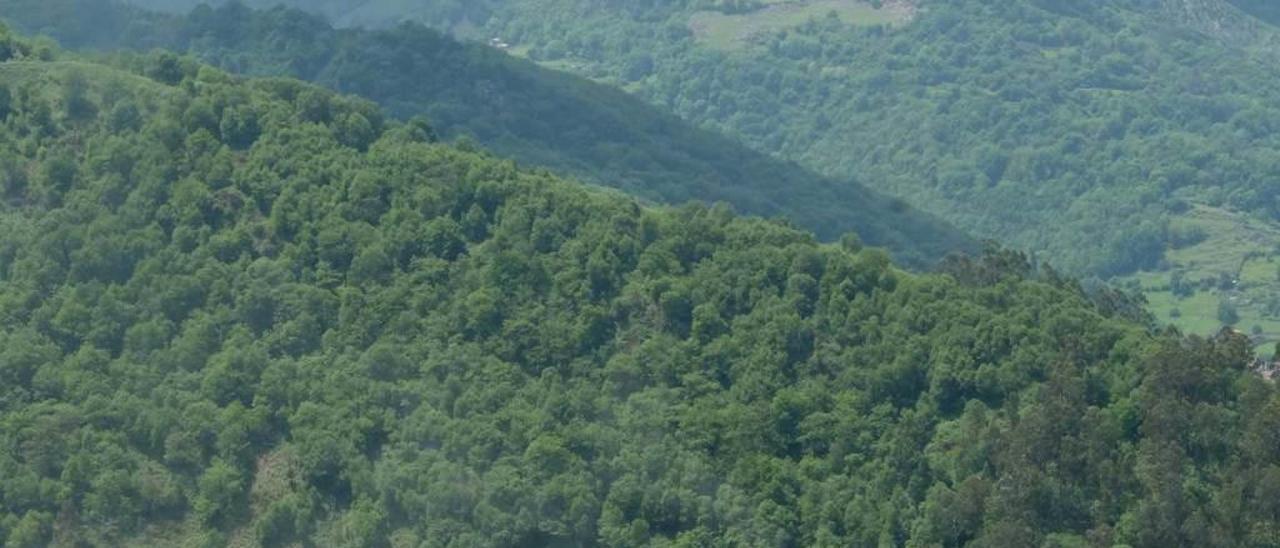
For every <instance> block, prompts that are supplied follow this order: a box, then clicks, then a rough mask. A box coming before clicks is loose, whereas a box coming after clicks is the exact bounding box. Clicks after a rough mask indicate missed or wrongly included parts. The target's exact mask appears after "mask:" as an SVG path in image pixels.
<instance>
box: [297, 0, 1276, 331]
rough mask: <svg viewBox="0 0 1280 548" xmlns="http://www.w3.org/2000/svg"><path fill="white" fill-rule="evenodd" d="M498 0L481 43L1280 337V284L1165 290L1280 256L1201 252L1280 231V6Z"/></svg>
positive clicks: (408, 3)
mask: <svg viewBox="0 0 1280 548" xmlns="http://www.w3.org/2000/svg"><path fill="white" fill-rule="evenodd" d="M292 3H293V5H298V6H302V7H306V8H310V9H323V6H318V5H316V4H314V3H313V2H308V1H306V0H295V1H294V2H292ZM374 3H379V2H374ZM380 5H381V6H383V9H386V10H395V9H397V7H398V9H399V13H400V17H401V18H410V19H418V20H422V21H426V22H428V23H430V24H433V25H436V26H439V27H440V28H454V26H455V24H456V22H457V21H458V19H456V18H452V17H449V16H443V15H440V14H439V13H437V12H433V11H429V10H428V9H427V6H441V5H443V4H441V3H439V2H433V1H429V0H388V1H383V2H380ZM485 6H486V9H485V10H483V11H482V12H477V13H476V14H473V15H471V16H468V18H467V21H468V23H469V25H470V26H471V27H473V28H474V27H475V26H477V25H482V28H483V31H479V32H472V33H470V34H468V35H471V36H483V37H489V36H498V37H501V39H502V40H504V41H506V42H509V43H511V44H512V45H513V46H514V47H513V51H515V52H517V53H520V54H522V55H526V56H528V57H529V58H531V59H534V60H536V61H538V62H540V63H542V64H544V65H548V66H552V67H556V68H559V69H563V70H569V71H574V72H577V73H579V74H581V75H584V76H587V77H590V78H593V79H596V80H599V81H603V82H607V83H611V84H613V85H616V86H619V87H623V88H625V89H627V90H629V91H631V92H632V93H634V94H636V95H638V96H640V97H642V98H644V99H646V100H648V101H649V102H651V103H654V104H656V105H658V106H659V107H662V108H664V109H667V110H670V111H673V112H675V113H677V114H679V115H680V116H681V117H682V118H684V119H686V120H689V121H691V122H693V123H695V124H697V125H699V126H701V127H704V128H711V129H713V130H716V131H720V132H723V133H725V134H726V135H729V136H730V137H734V138H737V139H741V140H743V142H745V143H747V144H748V145H750V146H751V147H752V148H754V149H756V150H758V151H761V152H763V153H766V154H773V155H776V156H779V157H782V158H785V159H790V160H794V161H797V162H799V163H800V164H802V165H803V166H805V167H807V168H810V169H813V170H816V171H819V172H821V173H824V174H827V175H830V176H832V177H834V178H836V179H840V178H842V177H848V176H851V175H855V174H856V176H857V178H858V180H859V181H863V182H866V183H867V184H868V185H869V186H870V187H871V188H873V189H874V190H876V191H880V192H884V193H886V194H889V195H892V196H897V197H899V198H901V199H903V200H904V201H906V202H908V203H910V204H911V205H913V206H916V207H918V208H921V209H923V210H926V211H928V212H931V213H934V214H937V215H940V216H941V217H943V218H944V219H945V220H948V221H950V222H952V223H955V224H956V225H957V226H959V227H960V228H961V229H963V230H965V231H967V232H969V233H971V234H974V235H976V236H978V237H981V238H995V239H998V240H1000V241H1003V242H1005V243H1007V244H1009V245H1011V246H1014V247H1017V248H1020V249H1025V250H1029V251H1032V252H1034V253H1035V254H1036V255H1037V256H1038V257H1041V258H1043V259H1044V260H1048V261H1051V262H1053V264H1055V265H1057V266H1059V267H1061V268H1063V269H1064V270H1066V271H1068V272H1071V273H1073V274H1076V275H1081V276H1098V277H1099V278H1102V279H1105V280H1112V279H1113V278H1116V277H1120V278H1119V281H1124V282H1126V283H1128V282H1127V281H1129V280H1135V279H1141V280H1142V281H1141V282H1140V284H1139V285H1141V286H1142V287H1146V288H1149V295H1150V298H1151V300H1152V301H1153V302H1155V303H1157V304H1159V307H1160V309H1161V312H1162V314H1163V313H1165V312H1169V311H1172V310H1173V309H1175V308H1176V309H1178V310H1179V312H1181V314H1178V315H1176V316H1177V317H1173V316H1174V315H1171V314H1170V315H1166V317H1170V318H1172V319H1173V320H1174V321H1175V322H1176V323H1179V324H1180V325H1182V326H1183V327H1185V328H1188V329H1195V330H1197V331H1201V332H1204V333H1208V332H1210V331H1213V330H1215V329H1216V326H1219V325H1221V324H1222V322H1219V321H1213V318H1216V317H1217V316H1218V314H1217V312H1218V308H1219V304H1220V303H1221V302H1222V301H1224V300H1228V301H1229V300H1231V298H1232V297H1236V298H1237V299H1238V300H1239V301H1240V302H1242V303H1245V306H1243V307H1241V308H1242V310H1244V315H1245V319H1244V320H1243V321H1242V322H1241V323H1240V324H1238V325H1239V326H1240V327H1241V328H1242V329H1245V330H1246V331H1252V330H1253V329H1252V328H1253V327H1254V326H1260V327H1263V337H1262V339H1261V340H1266V341H1271V340H1275V339H1276V335H1277V332H1276V330H1275V329H1272V328H1271V327H1270V326H1272V325H1275V322H1277V321H1280V309H1277V308H1274V307H1270V306H1263V304H1264V303H1269V302H1271V301H1274V300H1276V295H1278V294H1280V291H1278V289H1280V288H1278V287H1277V286H1276V285H1275V284H1258V283H1255V284H1251V285H1248V286H1246V287H1243V288H1237V289H1232V290H1230V291H1223V292H1214V291H1213V290H1210V289H1208V286H1207V285H1205V286H1204V287H1205V288H1204V289H1198V290H1197V291H1196V292H1195V293H1193V294H1192V295H1190V296H1188V297H1187V298H1181V297H1178V300H1180V301H1182V302H1179V303H1172V304H1169V303H1171V299H1174V296H1173V295H1171V294H1168V293H1166V292H1163V291H1161V290H1160V289H1159V288H1160V287H1161V286H1162V285H1167V282H1168V280H1170V279H1171V278H1173V277H1175V276H1180V277H1186V276H1188V275H1195V274H1194V273H1195V272H1198V271H1203V270H1205V269H1206V268H1209V265H1212V268H1213V269H1214V270H1215V271H1216V273H1215V274H1211V276H1221V275H1224V274H1225V275H1232V274H1234V273H1235V272H1234V271H1236V270H1239V267H1240V265H1241V264H1243V263H1244V262H1245V261H1247V260H1252V259H1250V258H1251V257H1254V258H1256V256H1258V255H1261V259H1262V260H1263V261H1273V260H1274V259H1275V256H1274V250H1275V248H1276V245H1277V243H1280V242H1275V241H1266V242H1260V243H1259V245H1258V246H1256V247H1253V248H1249V249H1243V248H1240V247H1238V246H1233V247H1232V248H1231V249H1232V250H1233V253H1234V257H1233V258H1232V259H1231V260H1226V261H1223V260H1219V258H1218V257H1215V256H1213V255H1216V254H1219V253H1217V250H1215V249H1213V248H1210V247H1207V246H1205V245H1203V244H1205V242H1209V241H1219V240H1223V239H1231V238H1233V234H1232V233H1231V232H1225V233H1214V232H1212V231H1213V230H1215V229H1218V228H1229V227H1231V226H1238V225H1239V224H1240V223H1236V224H1231V223H1212V222H1210V223H1205V222H1201V220H1200V219H1199V217H1198V215H1199V214H1198V212H1201V211H1205V210H1206V209H1208V210H1219V211H1223V212H1224V214H1225V215H1228V216H1231V217H1240V218H1244V219H1248V220H1246V221H1242V223H1243V224H1248V223H1250V222H1260V223H1263V224H1265V225H1267V226H1268V228H1266V229H1265V230H1263V231H1262V232H1261V233H1270V232H1275V229H1276V228H1277V227H1280V224H1278V220H1280V202H1277V201H1276V199H1275V197H1276V196H1277V195H1280V187H1277V186H1276V185H1277V182H1276V180H1275V178H1274V177H1272V176H1271V173H1273V172H1274V171H1275V169H1274V166H1275V164H1276V162H1277V156H1276V155H1275V154H1274V151H1275V150H1276V149H1277V145H1278V144H1280V143H1277V142H1275V140H1276V138H1277V137H1276V136H1277V135H1280V132H1277V131H1275V126H1276V124H1277V120H1280V110H1277V106H1276V105H1280V89H1278V88H1277V85H1276V79H1275V78H1274V76H1273V75H1274V73H1275V70H1274V67H1275V66H1276V62H1277V60H1280V57H1277V55H1276V53H1277V52H1280V29H1277V28H1276V27H1275V26H1274V25H1270V24H1268V22H1271V23H1274V22H1275V21H1276V17H1275V13H1274V11H1275V9H1276V8H1275V7H1274V6H1272V5H1271V3H1268V2H1258V1H1253V0H1191V1H1181V0H1179V1H1174V0H1124V1H1118V2H1103V1H1094V0H1090V1H1082V2H1054V1H1047V0H1014V1H1011V2H1003V3H992V2H986V1H981V0H959V1H943V0H910V1H906V0H898V1H892V2H889V1H886V2H881V3H879V7H878V8H876V6H875V5H874V4H873V3H868V4H865V5H864V4H860V3H858V2H827V1H826V0H821V1H819V0H799V1H796V2H786V3H779V2H772V1H764V0H760V1H755V0H745V1H728V0H725V1H715V0H682V1H675V2H659V3H653V2H638V3H628V4H625V5H624V4H619V3H616V2H597V1H594V0H518V1H516V0H509V1H499V2H489V3H486V4H485ZM822 6H828V7H832V6H834V7H837V8H839V9H822ZM859 10H861V11H859ZM868 10H869V11H868ZM895 10H896V11H895ZM486 14H487V18H482V16H483V15H486ZM776 14H785V15H786V16H785V17H783V16H778V17H774V15H776ZM795 14H803V17H792V16H793V15H795ZM894 14H898V16H897V17H890V16H892V15H894ZM902 14H909V16H908V17H905V18H904V17H902ZM877 22H879V23H888V24H879V25H877V24H875V23H877ZM1255 233H1257V232H1255ZM1201 250H1204V251H1208V252H1209V254H1208V255H1205V256H1200V254H1199V251H1201ZM1235 251H1238V253H1236V252H1235ZM1205 277H1208V276H1205ZM1155 280H1164V281H1163V282H1156V281H1155ZM1197 287H1199V284H1197ZM1193 317H1199V318H1207V319H1208V321H1191V320H1190V318H1193ZM1227 317H1229V316H1227ZM1210 327H1213V329H1209V328H1210Z"/></svg>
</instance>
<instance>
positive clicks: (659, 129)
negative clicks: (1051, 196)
mask: <svg viewBox="0 0 1280 548" xmlns="http://www.w3.org/2000/svg"><path fill="white" fill-rule="evenodd" d="M0 17H3V18H7V19H9V20H11V21H14V22H15V23H18V24H20V25H21V26H23V27H24V28H27V29H29V30H33V31H42V32H47V33H49V34H51V35H52V36H55V37H57V38H58V39H59V40H60V41H62V42H64V43H66V44H67V45H69V46H74V47H81V48H90V49H98V50H102V49H120V48H138V49H142V50H146V49H149V48H153V47H165V48H176V49H178V50H180V51H187V52H190V53H192V54H195V55H198V56H199V57H201V58H203V59H205V60H206V61H209V62H212V63H215V64H217V65H219V66H222V67H224V68H227V69H230V70H233V71H235V72H240V73H245V74H254V75H288V76H295V77H299V78H303V79H306V80H310V81H313V82H316V83H319V84H322V85H325V86H328V87H331V88H334V89H337V90H340V91H343V92H348V93H355V94H358V95H361V96H364V97H367V98H370V99H373V100H375V101H377V102H379V103H380V104H382V105H383V106H384V107H385V109H386V110H387V111H388V112H390V113H391V114H392V115H394V116H397V117H399V118H402V119H409V118H412V117H414V116H426V117H427V118H428V119H429V120H430V121H431V124H432V126H433V127H434V128H436V130H437V131H439V132H440V133H441V134H442V136H443V137H444V138H446V139H452V138H454V137H457V136H467V137H468V138H472V139H474V140H476V141H477V142H479V143H481V144H482V145H483V146H485V147H486V148H489V149H491V150H494V151H496V152H498V153H500V154H503V155H505V156H508V157H511V158H515V159H517V160H519V161H521V162H522V163H524V164H530V165H537V166H545V167H548V168H551V169H553V170H555V171H557V172H559V173H565V174H570V175H573V176H575V177H578V178H582V179H585V180H588V181H590V182H594V183H596V184H601V185H606V186H611V187H615V188H619V189H622V190H624V191H626V192H628V193H630V194H632V195H637V196H640V197H643V198H646V199H650V200H654V201H658V202H665V203H683V202H685V201H688V200H703V201H708V202H715V201H724V202H728V203H730V204H732V205H733V206H734V207H735V208H736V209H737V210H738V211H740V212H743V213H749V214H755V215H762V216H785V217H787V218H789V219H791V220H792V221H793V222H795V223H797V224H798V225H800V226H803V227H805V228H807V229H809V230H813V231H816V232H817V233H818V235H819V236H820V237H821V238H823V239H826V240H834V239H838V238H839V237H840V236H841V235H843V234H844V233H847V232H856V233H857V234H858V235H859V236H861V237H862V238H863V239H864V240H865V241H866V242H867V243H868V244H871V245H876V246H884V247H887V248H889V249H892V250H893V253H894V255H895V257H896V258H897V259H899V260H902V261H905V262H907V263H908V264H910V265H912V266H915V267H927V266H931V265H932V264H933V263H934V262H936V260H937V258H939V257H941V256H943V255H945V254H947V253H949V252H951V251H957V250H965V251H973V250H976V248H977V246H976V245H974V244H973V242H972V240H970V239H969V238H968V237H967V236H965V235H964V234H963V233H961V232H960V231H958V230H957V229H955V228H953V227H951V226H950V225H948V224H946V223H944V222H942V221H940V220H937V219H936V218H934V217H933V216H931V215H927V214H923V213H920V212H919V211H917V210H915V209H913V208H911V207H910V206H908V205H906V204H905V203H904V202H902V201H900V200H896V199H889V198H887V197H885V196H883V195H881V194H878V193H876V192H874V191H871V190H868V189H867V188H866V187H865V186H863V185H862V184H859V183H857V182H855V181H853V180H852V178H851V177H845V178H841V179H833V178H825V177H821V176H817V175H815V174H813V173H812V172H809V171H806V170H805V169H802V168H800V167H798V166H796V165H793V164H790V163H787V162H784V161H779V160H777V159H774V158H773V157H771V156H768V155H765V154H761V153H759V152H755V151H753V150H751V149H749V148H747V147H745V146H742V145H740V144H738V143H736V142H734V141H731V140H729V139H726V138H723V137H721V136H719V135H716V134H714V133H711V132H708V131H705V130H698V129H695V128H693V127H692V126H690V125H689V124H687V123H685V122H683V121H681V120H679V119H678V118H675V117H674V116H671V115H670V114H666V113H664V112H662V111H659V110H658V109H655V108H653V107H651V106H648V105H647V104H646V103H644V102H643V101H640V100H637V99H635V98H633V97H631V96H629V95H628V94H626V93H623V92H621V91H617V90H614V89H612V88H609V87H606V86H602V85H599V84H594V83H591V82H588V81H586V80H583V79H581V78H577V77H572V76H569V75H567V74H564V73H559V72H554V71H550V70H546V69H542V68H540V67H538V66H536V65H534V64H533V63H530V62H528V61H524V60H520V59H515V58H512V57H511V56H509V55H506V54H504V53H502V52H499V51H496V50H494V49H492V48H489V47H484V46H479V45H463V44H460V43H458V42H455V41H453V40H451V39H449V38H447V37H445V36H442V35H441V34H439V33H438V32H436V31H433V30H430V29H427V28H424V27H422V26H419V25H404V26H400V27H397V28H395V29H391V30H385V31H376V32H365V31H351V30H349V31H339V30H335V29H333V28H332V27H331V26H330V25H329V24H328V23H326V22H324V21H323V20H322V19H321V18H319V17H317V16H309V15H305V14H302V13H299V12H293V11H287V10H270V11H253V10H250V9H246V8H244V7H243V6H241V5H238V4H236V5H232V6H230V7H226V8H220V9H217V10H210V9H202V10H198V11H197V12H195V13H193V14H191V15H190V16H189V17H163V16H159V15H157V14H152V13H146V12H138V11H136V10H129V9H127V8H125V7H123V6H122V5H120V4H115V3H112V2H106V1H101V0H40V1H34V0H0Z"/></svg>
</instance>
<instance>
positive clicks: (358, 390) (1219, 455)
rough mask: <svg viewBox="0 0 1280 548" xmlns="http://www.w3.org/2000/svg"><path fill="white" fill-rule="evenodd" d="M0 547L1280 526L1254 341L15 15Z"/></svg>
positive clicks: (881, 537)
mask: <svg viewBox="0 0 1280 548" xmlns="http://www.w3.org/2000/svg"><path fill="white" fill-rule="evenodd" d="M0 121H2V123H0V183H2V185H0V198H2V199H0V223H2V224H3V230H0V378H2V379H3V383H0V544H3V545H4V546H14V547H28V546H46V545H54V546H121V545H123V546H291V545H301V546H370V547H416V546H591V545H602V546H781V547H788V546H868V545H889V546H892V545H901V546H1053V547H1076V546H1111V545H1129V546H1135V547H1144V546H1152V547H1157V546H1192V545H1194V546H1273V545H1276V544H1277V543H1280V522H1278V518H1280V506H1277V501H1280V396H1278V395H1277V393H1276V389H1275V387H1274V385H1272V384H1271V383H1269V382H1267V381H1264V380H1263V379H1262V378H1260V377H1259V376H1257V375H1255V374H1253V373H1252V372H1251V371H1249V370H1248V367H1249V365H1250V363H1251V361H1252V359H1253V355H1252V352H1251V349H1250V341H1249V340H1248V338H1247V337H1245V336H1242V335H1240V334H1237V333H1234V332H1230V331H1224V332H1223V333H1222V334H1220V335H1219V336H1217V337H1212V338H1203V337H1196V336H1189V337H1184V336H1183V335H1181V334H1180V333H1178V332H1177V331H1176V330H1166V329H1158V328H1155V327H1154V325H1153V322H1152V319H1151V317H1150V315H1149V314H1147V313H1146V312H1145V311H1144V310H1143V308H1142V306H1141V303H1140V302H1135V301H1134V300H1132V299H1131V298H1129V297H1127V296H1126V295H1125V294H1124V293H1122V292H1118V291H1114V290H1109V289H1107V288H1105V287H1102V286H1090V287H1088V288H1086V287H1085V286H1083V285H1082V284H1080V283H1079V282H1076V281H1074V280H1073V279H1072V278H1070V277H1067V276H1063V275H1061V274H1059V273H1057V272H1056V271H1055V270H1054V269H1053V268H1052V267H1050V266H1048V265H1046V264H1043V263H1040V262H1038V261H1033V260H1031V259H1030V258H1028V257H1027V256H1026V255H1025V254H1022V253H1020V252H1016V251H1007V250H1001V249H999V248H996V247H994V246H993V247H990V248H989V249H988V250H987V251H986V252H985V253H983V254H980V255H978V256H975V257H971V258H966V257H964V256H951V257H949V258H947V259H946V260H944V261H942V263H941V266H940V267H939V268H938V271H937V272H935V273H929V274H916V273H910V272H907V271H905V270H902V269H901V268H899V267H897V266H895V265H894V263H893V262H892V260H891V259H890V258H889V256H888V254H887V253H886V252H885V251H882V250H880V249H875V248H868V247H864V246H863V245H862V244H861V243H860V241H859V240H858V239H857V238H856V237H847V238H843V239H841V240H840V241H839V242H838V243H823V242H822V241H821V240H819V239H818V238H817V237H816V236H815V235H813V234H812V233H808V232H803V231H800V230H798V229H796V228H794V227H792V226H789V223H786V222H782V221H776V220H767V219H760V218H750V217H740V216H737V215H736V214H734V213H733V212H732V211H731V209H730V208H729V207H727V206H724V205H715V206H708V205H703V204H700V203H692V204H688V205H683V206H679V207H667V206H658V205H652V204H649V203H647V202H643V201H641V200H640V199H638V198H632V197H627V196H625V195H622V194H620V193H617V192H614V191H607V190H604V189H601V188H598V187H594V186H587V185H583V184H581V183H577V182H574V181H572V180H567V179H563V178H560V177H559V176H556V175H553V174H552V173H550V172H548V171H547V170H544V169H525V168H521V167H519V166H517V165H516V163H515V162H513V161H511V160H508V159H504V158H502V157H500V156H496V155H494V154H493V153H489V152H485V151H483V150H481V149H479V148H478V147H476V146H474V145H471V144H468V143H453V142H448V141H441V140H439V139H438V132H437V131H436V129H435V128H434V127H432V126H431V124H430V123H429V122H427V121H425V120H423V119H421V118H417V119H411V120H407V121H399V120H397V119H395V118H393V117H388V116H387V115H386V114H385V113H384V111H383V110H382V109H381V108H379V106H378V105H377V104H375V103H373V102H370V101H368V100H365V99H360V98H357V97H354V96H344V95H337V94H334V93H333V92H331V91H328V90H326V89H324V88H321V87H317V86H314V85H311V84H307V83H304V82H301V81H297V80H292V79H287V78H247V77H242V76H237V75H234V74H231V73H228V72H224V71H222V70H220V69H217V68H214V67H212V66H210V65H207V64H203V63H202V62H200V61H198V60H197V59H195V58H193V57H186V56H181V55H177V54H174V53H169V52H163V51H156V52H151V53H146V54H133V53H120V54H115V55H112V56H109V57H83V56H79V55H76V54H70V53H65V52H62V51H60V50H59V49H58V48H57V47H56V46H54V45H52V43H51V42H49V41H48V40H30V39H24V38H19V37H16V36H13V35H12V34H11V33H9V32H7V31H0Z"/></svg>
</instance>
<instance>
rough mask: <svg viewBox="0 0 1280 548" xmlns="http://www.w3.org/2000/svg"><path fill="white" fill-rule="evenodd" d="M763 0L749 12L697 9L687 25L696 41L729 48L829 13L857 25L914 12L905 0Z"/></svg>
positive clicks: (907, 17) (889, 22)
mask: <svg viewBox="0 0 1280 548" xmlns="http://www.w3.org/2000/svg"><path fill="white" fill-rule="evenodd" d="M767 4H768V5H767V6H765V7H763V8H761V9H758V10H756V11H753V12H750V13H742V14H733V15H727V14H724V13H720V12H717V11H701V12H698V13H695V14H693V16H692V17H690V18H689V28H690V29H691V30H692V31H693V33H694V35H695V36H697V38H698V40H699V41H701V42H703V43H705V44H707V45H709V46H711V47H714V48H718V49H725V50H732V49H736V48H739V47H742V46H744V45H746V43H747V42H748V41H749V40H750V39H751V38H752V37H753V36H756V35H758V34H760V33H765V32H774V31H778V30H783V29H786V28H791V27H796V26H799V25H802V24H804V23H805V22H807V21H809V20H810V19H815V18H822V17H827V16H828V15H830V14H832V13H835V14H836V16H837V17H839V18H840V20H841V21H844V22H845V23H848V24H851V25H859V26H872V25H894V24H900V23H903V22H905V21H907V20H910V19H911V17H912V15H914V8H913V7H912V6H911V4H909V3H908V2H905V1H899V2H892V1H890V2H885V3H884V5H882V7H880V8H876V7H873V6H872V5H871V3H869V2H863V1H860V0H791V1H786V0H770V1H769V2H767Z"/></svg>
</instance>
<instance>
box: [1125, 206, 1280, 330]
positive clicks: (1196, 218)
mask: <svg viewBox="0 0 1280 548" xmlns="http://www.w3.org/2000/svg"><path fill="white" fill-rule="evenodd" d="M1175 226H1177V227H1183V228H1185V227H1199V228H1200V229H1202V230H1204V231H1205V233H1206V234H1207V235H1208V238H1207V239H1205V241H1203V242H1201V243H1199V244H1196V245H1194V246H1190V247H1187V248H1184V249H1178V250H1173V251H1171V252H1169V254H1168V255H1167V259H1168V262H1169V263H1170V269H1169V270H1166V271H1161V272H1143V273H1139V274H1136V275H1134V276H1131V277H1129V278H1128V280H1132V281H1136V282H1137V283H1138V284H1139V285H1140V286H1141V287H1142V290H1143V293H1144V294H1145V295H1146V297H1147V302H1148V303H1149V304H1150V309H1151V311H1152V312H1153V313H1154V314H1155V315H1156V317H1157V319H1158V320H1159V321H1160V322H1161V323H1169V324H1173V325H1176V326H1178V328H1180V329H1182V330H1183V331H1184V332H1186V333H1194V334H1198V335H1209V334H1212V333H1214V332H1216V331H1217V330H1219V329H1221V328H1222V322H1221V321H1220V320H1219V319H1218V304H1219V302H1221V301H1223V300H1226V301H1228V302H1231V303H1232V304H1234V305H1235V306H1236V310H1237V311H1238V313H1239V316H1240V322H1239V323H1237V324H1236V326H1235V327H1236V328H1237V329H1239V330H1240V331H1243V332H1245V333H1250V334H1252V333H1253V331H1254V328H1255V326H1256V327H1260V328H1261V329H1262V334H1261V335H1259V336H1257V337H1255V340H1256V342H1257V343H1258V345H1259V347H1260V350H1264V351H1268V352H1269V351H1270V350H1271V346H1272V345H1273V344H1274V343H1275V342H1277V341H1280V318H1276V317H1269V316H1268V315H1267V313H1266V311H1265V306H1264V303H1265V302H1266V299H1267V297H1268V296H1270V295H1272V294H1280V275H1278V272H1280V255H1277V251H1278V250H1277V246H1280V226H1277V225H1276V224H1274V223H1267V222H1265V221H1262V220H1259V219H1256V218H1253V217H1249V216H1247V215H1244V214H1239V213H1234V212H1231V211H1227V210H1224V209H1220V208H1211V207H1205V206H1199V207H1196V208H1195V209H1193V210H1192V211H1191V212H1189V213H1188V214H1187V215H1186V216H1184V217H1183V218H1182V219H1179V220H1178V221H1176V222H1175ZM1174 270H1182V271H1183V272H1184V273H1185V278H1186V279H1187V280H1190V281H1191V282H1192V283H1196V282H1199V281H1200V280H1201V279H1204V278H1213V279H1217V278H1219V277H1220V276H1221V275H1222V273H1224V272H1225V273H1229V274H1230V275H1231V276H1232V278H1233V279H1235V280H1237V281H1238V283H1237V284H1236V285H1235V287H1234V289H1232V290H1222V289H1220V288H1218V287H1216V285H1217V284H1213V285H1214V287H1212V288H1207V289H1206V288H1201V289H1198V290H1197V291H1196V292H1195V293H1194V294H1193V295H1191V296H1189V297H1185V298H1179V297H1176V296H1175V295H1174V294H1173V293H1172V292H1171V291H1170V287H1169V285H1170V277H1171V275H1172V273H1173V271H1174ZM1121 281H1122V282H1123V281H1125V280H1121ZM1174 310H1177V311H1179V312H1180V313H1181V315H1180V316H1179V317H1174V314H1173V311H1174Z"/></svg>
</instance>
